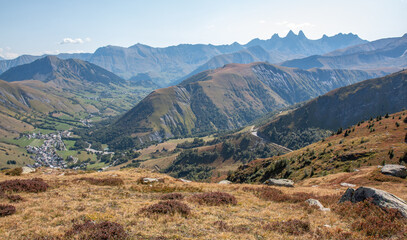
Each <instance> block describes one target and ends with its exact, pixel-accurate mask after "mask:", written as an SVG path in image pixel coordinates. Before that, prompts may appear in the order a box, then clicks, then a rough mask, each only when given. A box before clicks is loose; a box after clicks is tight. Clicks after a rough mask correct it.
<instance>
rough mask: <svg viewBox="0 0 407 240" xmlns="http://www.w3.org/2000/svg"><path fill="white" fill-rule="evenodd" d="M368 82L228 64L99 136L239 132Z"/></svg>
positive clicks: (157, 95) (153, 100) (153, 98)
mask: <svg viewBox="0 0 407 240" xmlns="http://www.w3.org/2000/svg"><path fill="white" fill-rule="evenodd" d="M372 76H376V75H375V74H367V73H365V72H360V71H346V70H310V71H304V70H299V69H291V68H285V67H278V66H273V65H270V64H266V63H252V64H228V65H227V66H225V67H223V68H219V69H216V70H210V71H205V72H202V73H199V74H197V75H195V76H193V77H191V78H189V79H187V80H185V81H184V82H182V83H181V84H179V85H177V86H173V87H169V88H165V89H159V90H156V91H154V92H153V93H151V94H150V95H148V96H147V97H146V98H145V99H143V101H141V102H140V103H139V104H138V105H136V106H135V107H134V108H133V109H132V110H130V111H129V112H127V113H126V114H125V115H124V116H123V117H122V118H121V119H119V120H118V121H117V122H116V123H115V124H113V125H112V126H111V128H110V129H109V130H107V133H104V134H105V135H110V134H111V133H117V134H116V135H117V136H118V137H120V136H122V135H123V134H125V135H132V136H143V135H146V134H151V133H154V134H156V135H157V133H160V135H161V137H164V138H165V137H168V136H171V135H175V136H186V135H188V134H191V133H192V134H194V133H209V132H213V131H217V130H228V129H233V128H238V127H241V126H243V125H245V124H247V123H249V122H250V121H253V120H254V119H256V118H257V117H260V116H261V115H263V114H265V113H267V112H270V111H273V110H275V109H278V108H281V107H284V106H288V105H290V104H294V103H297V102H301V101H305V100H308V99H309V98H311V97H316V96H318V95H320V94H323V93H325V92H327V91H329V90H332V89H333V88H336V87H340V86H344V85H347V84H351V83H353V82H356V81H360V80H363V79H366V78H369V77H372ZM144 140H147V139H144Z"/></svg>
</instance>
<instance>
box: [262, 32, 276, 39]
mask: <svg viewBox="0 0 407 240" xmlns="http://www.w3.org/2000/svg"><path fill="white" fill-rule="evenodd" d="M276 38H277V39H278V38H280V36H279V35H278V33H274V34H273V36H271V39H276ZM257 39H258V38H257Z"/></svg>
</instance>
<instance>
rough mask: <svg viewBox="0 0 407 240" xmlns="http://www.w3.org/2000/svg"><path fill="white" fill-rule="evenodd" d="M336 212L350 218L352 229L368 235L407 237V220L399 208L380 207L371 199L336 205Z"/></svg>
mask: <svg viewBox="0 0 407 240" xmlns="http://www.w3.org/2000/svg"><path fill="white" fill-rule="evenodd" d="M334 212H335V213H337V214H338V215H340V216H341V217H342V218H348V219H349V220H350V221H351V223H352V224H351V228H352V230H354V231H360V232H363V233H364V234H365V235H366V236H371V237H376V238H385V237H396V236H397V237H399V239H405V238H407V220H406V219H405V218H403V217H402V215H401V214H400V213H399V212H398V211H397V210H395V209H389V208H380V207H378V206H376V205H375V204H373V203H372V202H371V200H365V201H363V202H358V203H351V202H344V203H342V204H339V205H338V206H337V207H335V208H334Z"/></svg>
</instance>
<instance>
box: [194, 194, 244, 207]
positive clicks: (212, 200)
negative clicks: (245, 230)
mask: <svg viewBox="0 0 407 240" xmlns="http://www.w3.org/2000/svg"><path fill="white" fill-rule="evenodd" d="M191 200H193V201H194V202H197V203H199V204H205V205H209V206H220V205H236V204H237V201H236V198H235V197H234V196H233V195H231V194H229V193H224V192H208V193H200V194H195V195H193V196H192V197H191Z"/></svg>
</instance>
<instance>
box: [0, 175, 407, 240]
mask: <svg viewBox="0 0 407 240" xmlns="http://www.w3.org/2000/svg"><path fill="white" fill-rule="evenodd" d="M75 173H77V174H72V171H68V170H58V169H39V170H38V171H37V172H35V173H32V174H28V175H22V176H19V177H13V176H6V175H4V174H0V182H1V181H5V180H15V179H24V180H28V179H32V178H42V179H43V180H44V182H45V183H47V184H48V185H49V188H48V189H47V191H45V192H38V193H31V192H20V193H18V194H19V195H20V196H21V197H22V198H24V201H20V202H16V203H12V205H13V206H15V208H16V212H15V213H14V214H13V215H8V216H5V217H1V218H0V239H64V238H65V237H66V236H65V233H67V232H68V231H70V230H72V229H76V228H80V227H78V226H77V225H80V224H84V223H85V222H87V221H91V222H92V223H94V224H95V225H97V224H101V223H106V222H109V223H117V224H119V225H120V226H122V227H123V230H124V232H125V233H126V234H127V236H128V239H165V238H167V239H313V238H314V239H347V238H351V237H352V238H354V239H363V238H365V237H366V234H365V233H363V232H362V231H358V230H352V229H353V228H352V223H353V219H348V218H344V217H342V216H341V215H339V214H338V213H337V212H335V211H331V212H321V211H319V210H312V211H310V210H309V209H305V208H304V207H303V203H302V202H299V201H294V202H293V201H280V202H276V201H270V200H264V199H262V198H259V197H257V195H256V191H257V190H256V189H261V188H263V186H260V185H248V184H242V185H235V184H230V185H220V184H209V183H195V182H191V183H184V182H181V181H178V180H176V179H173V178H171V177H168V176H166V175H162V174H158V173H152V172H149V171H147V170H143V169H125V170H122V171H111V172H100V173H96V172H95V173H91V172H89V173H87V172H75ZM361 174H365V173H364V172H362V171H361ZM366 174H367V173H366ZM146 176H148V177H153V178H163V179H164V182H162V183H153V184H139V183H138V182H137V180H138V179H139V178H140V177H146ZM339 176H342V175H339ZM81 177H85V178H95V179H106V178H120V179H122V180H123V182H124V184H123V185H120V186H108V185H104V186H99V185H93V184H89V183H88V182H86V181H75V180H76V179H78V178H81ZM326 177H328V176H326ZM353 177H356V176H353ZM333 179H334V175H331V176H330V179H329V180H333ZM317 180H318V181H321V182H323V180H321V179H317ZM375 187H377V188H381V189H383V190H386V191H388V192H391V193H393V194H395V195H397V196H399V197H401V198H403V199H406V198H407V192H406V191H405V187H406V185H405V184H404V183H395V182H380V185H379V186H375ZM248 189H254V190H253V191H251V190H250V191H249V190H248ZM275 189H277V190H279V191H281V193H282V194H284V195H288V196H298V193H307V194H312V195H313V196H315V198H316V199H318V200H320V201H321V203H322V204H324V206H326V207H331V208H332V209H333V208H334V207H335V204H336V203H335V202H336V201H334V203H330V202H332V201H331V200H324V198H323V197H324V196H332V195H337V196H339V195H340V194H341V193H343V192H344V190H345V189H346V188H339V189H338V185H336V184H333V185H329V184H327V185H322V184H321V185H320V186H319V187H309V186H301V184H299V186H298V187H295V188H290V189H287V188H277V187H276V188H275ZM171 191H172V192H171ZM197 191H199V192H203V193H207V192H224V193H228V194H231V195H233V196H234V197H235V198H236V201H237V204H236V205H220V206H208V205H205V204H199V203H197V202H194V201H189V199H190V198H191V197H192V196H193V195H194V194H197V193H196V192H197ZM166 193H182V195H183V196H184V197H185V199H187V200H188V201H183V202H181V203H184V204H186V205H187V206H188V207H189V208H190V213H189V214H188V215H187V216H186V217H185V216H183V215H182V214H179V213H175V214H152V215H150V214H146V213H143V212H142V209H145V208H148V207H149V206H152V205H154V204H157V203H159V202H161V201H163V200H160V197H161V196H163V195H164V194H166ZM334 200H336V199H334ZM0 201H2V200H0ZM5 201H7V202H6V204H8V200H7V199H6V200H5ZM171 201H173V200H171ZM294 219H298V220H301V221H304V222H309V229H310V231H304V232H303V233H302V234H300V235H292V234H290V233H289V232H287V231H283V232H280V231H279V230H276V231H274V230H270V229H265V228H264V226H266V225H267V224H273V223H276V222H282V221H288V220H294ZM326 224H327V225H330V226H331V227H330V228H328V227H324V225H326ZM75 226H77V227H76V228H75ZM90 228H91V229H92V228H93V226H90ZM90 232H92V231H89V232H87V231H84V232H81V231H79V232H78V233H77V234H73V235H72V238H75V237H76V238H80V237H81V236H82V235H85V236H86V234H90ZM349 236H350V237H349Z"/></svg>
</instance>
